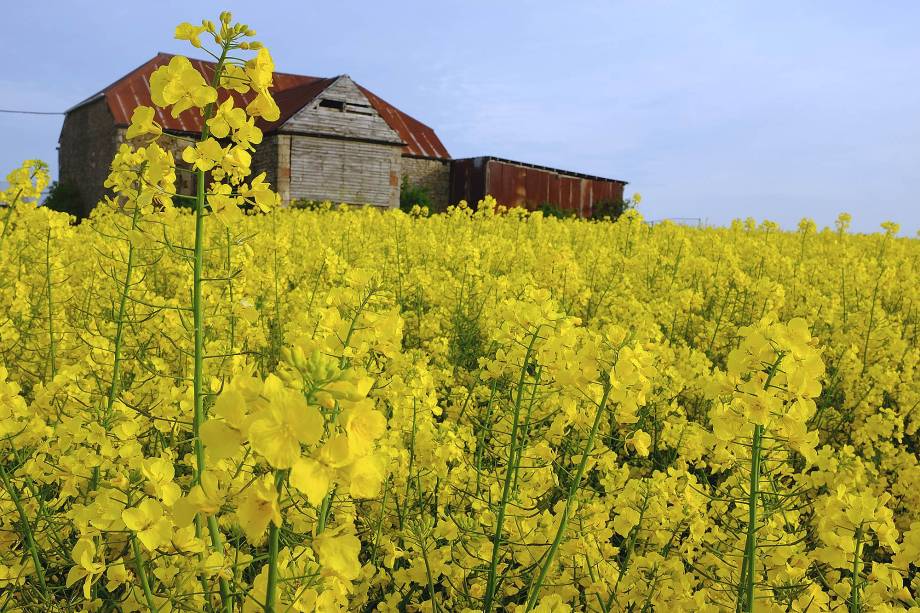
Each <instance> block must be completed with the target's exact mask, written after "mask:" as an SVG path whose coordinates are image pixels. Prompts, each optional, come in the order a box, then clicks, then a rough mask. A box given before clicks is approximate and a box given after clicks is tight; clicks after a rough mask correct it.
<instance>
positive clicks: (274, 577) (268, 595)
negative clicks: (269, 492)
mask: <svg viewBox="0 0 920 613" xmlns="http://www.w3.org/2000/svg"><path fill="white" fill-rule="evenodd" d="M286 474H287V471H284V470H277V471H275V490H276V491H277V492H278V494H279V496H280V494H281V487H282V486H283V485H284V478H285V476H286ZM280 536H281V527H280V526H276V525H275V522H271V523H270V524H269V529H268V582H267V583H266V585H265V613H274V611H275V592H276V591H277V584H278V546H279V540H280Z"/></svg>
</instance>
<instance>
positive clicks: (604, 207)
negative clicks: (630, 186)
mask: <svg viewBox="0 0 920 613" xmlns="http://www.w3.org/2000/svg"><path fill="white" fill-rule="evenodd" d="M631 208H633V203H632V201H631V200H623V199H620V200H598V201H597V202H595V203H594V206H592V207H591V219H604V218H607V217H609V218H610V220H611V221H615V220H616V219H617V218H618V217H619V216H620V215H622V214H623V213H625V212H626V211H628V210H629V209H631Z"/></svg>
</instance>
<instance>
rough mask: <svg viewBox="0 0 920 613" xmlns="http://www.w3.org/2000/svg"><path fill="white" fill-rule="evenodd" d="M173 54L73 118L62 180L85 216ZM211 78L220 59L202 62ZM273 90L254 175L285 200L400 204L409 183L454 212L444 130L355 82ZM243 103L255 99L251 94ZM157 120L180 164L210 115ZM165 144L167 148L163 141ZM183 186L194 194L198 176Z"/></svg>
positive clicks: (64, 141)
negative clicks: (274, 111) (156, 75)
mask: <svg viewBox="0 0 920 613" xmlns="http://www.w3.org/2000/svg"><path fill="white" fill-rule="evenodd" d="M172 57H173V56H172V55H170V54H167V53H159V54H157V55H156V56H155V57H154V58H152V59H150V60H149V61H147V62H145V63H144V64H142V65H141V66H139V67H138V68H136V69H135V70H132V71H131V72H129V73H128V74H126V75H125V76H123V77H122V78H120V79H118V80H117V81H115V82H114V83H112V84H111V85H109V86H108V87H105V88H104V89H102V90H100V91H99V92H97V93H96V94H94V95H92V96H90V97H89V98H87V99H86V100H84V101H82V102H80V103H79V104H77V105H76V106H74V107H73V108H71V109H69V110H68V111H67V112H66V115H65V117H64V125H63V127H62V128H61V136H60V139H59V142H58V160H59V169H60V170H59V181H60V182H61V183H62V184H66V185H69V186H71V187H73V188H75V190H76V191H77V192H78V194H79V197H80V201H81V203H82V205H83V207H84V208H83V215H84V216H85V215H88V214H89V211H90V209H91V208H92V207H93V206H94V205H95V203H97V202H98V201H99V200H100V199H101V198H102V196H103V195H104V194H105V193H106V190H105V188H104V187H103V182H104V181H105V178H106V177H107V176H108V172H109V164H110V163H111V161H112V157H113V156H114V155H115V152H116V151H117V149H118V147H119V146H120V145H121V143H123V142H125V132H126V130H127V127H128V126H129V125H130V123H131V115H132V113H133V111H134V108H135V107H137V106H140V105H145V106H153V103H152V102H151V99H150V86H149V83H150V75H151V74H152V73H153V71H155V70H156V69H157V68H159V67H160V66H164V65H166V64H168V63H169V60H170V59H171V58H172ZM192 63H193V65H194V66H195V67H196V68H197V69H198V70H199V71H200V72H202V73H203V74H204V75H205V76H206V77H209V76H210V75H212V74H213V71H214V63H213V62H207V61H204V60H192ZM272 93H273V95H274V97H275V101H276V102H277V104H278V107H279V109H280V111H281V116H280V117H279V119H278V120H277V121H274V122H271V123H267V122H262V123H261V125H260V127H261V128H262V130H263V131H264V133H265V137H264V138H263V141H262V143H261V144H260V145H258V146H257V147H256V151H255V153H254V154H253V163H252V169H253V172H254V173H260V172H265V173H266V174H267V179H268V180H269V181H270V182H271V183H272V185H274V186H275V189H276V190H277V191H278V192H279V194H280V195H281V198H282V201H284V202H290V201H292V200H297V199H305V200H320V201H322V200H331V201H333V202H347V203H353V204H370V205H376V206H380V207H394V206H398V204H399V188H400V182H401V180H402V177H406V179H407V180H408V181H409V182H410V183H413V184H417V185H421V186H423V187H425V188H426V189H427V190H428V192H429V193H430V194H431V195H432V197H433V199H434V200H435V201H436V202H435V204H436V205H438V206H445V205H446V201H447V195H448V183H449V179H450V165H449V160H450V155H449V154H448V152H447V149H446V148H445V147H444V144H443V143H442V142H441V140H440V139H439V138H438V136H437V134H435V132H434V130H432V129H431V128H430V127H428V126H426V125H425V124H423V123H422V122H420V121H418V120H416V119H414V118H412V117H410V116H409V115H407V114H406V113H404V112H402V111H400V110H399V109H397V108H396V107H394V106H393V105H391V104H389V103H388V102H386V101H385V100H383V99H382V98H380V97H379V96H377V95H375V94H374V93H373V92H371V91H369V90H367V89H366V88H364V87H362V86H361V85H359V84H357V83H355V81H354V80H352V79H351V78H350V77H349V76H348V75H339V76H337V77H331V78H320V77H309V76H305V75H296V74H287V73H277V72H276V73H275V75H274V87H273V90H272ZM241 98H243V102H244V103H245V102H247V100H245V98H246V95H243V96H241ZM156 121H157V122H158V123H159V124H160V125H161V126H163V130H164V132H166V133H167V134H169V135H170V136H172V139H168V140H166V142H165V144H166V145H167V146H170V147H171V148H173V149H174V154H176V159H181V156H180V155H179V152H181V149H182V148H183V147H184V146H185V144H186V143H185V142H184V141H183V137H184V138H189V137H191V138H195V137H197V136H198V135H200V133H201V128H202V118H201V116H200V114H198V112H197V111H196V110H194V109H189V110H187V111H185V112H183V113H180V114H179V116H178V117H176V118H173V117H172V116H171V115H170V114H169V113H164V112H163V111H162V110H161V109H157V115H156ZM161 144H164V143H161ZM180 175H181V176H183V177H185V179H184V180H185V182H186V184H185V185H179V186H178V188H179V190H180V191H181V192H183V193H192V191H191V190H192V185H191V181H192V179H191V176H190V175H188V173H180Z"/></svg>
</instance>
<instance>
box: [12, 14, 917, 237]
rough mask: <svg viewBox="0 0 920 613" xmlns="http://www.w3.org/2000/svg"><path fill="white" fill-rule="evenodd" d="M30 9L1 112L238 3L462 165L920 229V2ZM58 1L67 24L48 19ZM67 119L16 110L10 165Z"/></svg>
mask: <svg viewBox="0 0 920 613" xmlns="http://www.w3.org/2000/svg"><path fill="white" fill-rule="evenodd" d="M260 4H262V5H263V6H265V7H268V8H265V9H261V10H256V8H255V6H256V3H253V2H233V1H225V2H223V3H219V4H218V3H214V2H209V1H196V2H188V1H184V2H179V1H173V0H169V1H167V0H159V1H157V2H133V1H126V0H120V1H118V2H110V1H108V0H105V1H102V0H96V1H94V2H92V3H86V2H67V3H64V2H55V3H45V2H33V3H24V2H19V3H14V4H11V5H10V6H7V7H5V10H4V19H5V27H4V47H5V52H4V59H3V61H2V63H3V67H2V70H0V101H2V103H0V107H2V108H17V109H33V110H50V111H59V110H64V109H66V108H68V107H70V106H72V105H73V104H75V103H77V102H78V101H80V100H82V99H83V98H85V97H86V96H88V95H90V94H92V93H94V92H95V91H97V90H98V89H100V88H101V87H103V86H105V85H107V84H108V83H109V82H111V81H113V80H115V79H116V78H118V77H120V76H121V75H123V74H124V73H125V72H127V71H129V70H130V69H132V68H134V67H136V66H137V65H139V64H141V63H142V62H144V61H145V60H147V59H148V58H150V57H151V56H152V55H154V53H156V52H157V51H170V52H182V53H188V54H189V55H195V50H193V49H191V48H190V47H188V46H187V44H186V43H184V42H180V41H175V40H173V39H172V32H173V27H174V26H175V25H176V24H177V23H179V22H181V21H193V22H198V21H200V19H201V18H203V17H209V18H212V19H216V17H217V13H218V12H219V11H220V10H221V9H222V8H231V9H234V12H235V16H236V17H237V18H238V19H240V20H242V21H244V22H246V23H248V24H249V25H250V26H252V27H254V28H255V29H256V30H257V31H258V33H259V38H260V39H261V40H262V41H263V42H264V43H265V44H266V45H267V46H268V47H269V49H270V50H271V51H272V54H273V56H274V58H275V63H276V66H277V68H278V70H281V71H286V72H296V73H302V74H309V75H318V76H332V75H337V74H342V73H347V74H349V75H351V76H352V77H353V78H354V79H355V80H356V81H358V82H359V83H361V84H362V85H365V86H366V87H368V88H369V89H371V90H373V91H374V92H376V93H377V94H378V95H380V96H382V97H383V98H385V99H387V100H388V101H390V102H392V103H393V104H395V105H396V106H398V107H400V108H401V109H403V110H404V111H406V112H408V113H409V114H410V115H413V116H415V117H417V118H418V119H420V120H421V121H423V122H425V123H427V124H428V125H430V126H432V127H433V128H434V129H435V130H436V131H437V133H438V134H439V136H440V137H441V139H442V140H443V141H444V143H445V145H446V146H447V148H448V150H449V151H450V152H451V154H452V155H453V156H454V157H467V156H475V155H497V156H502V157H508V158H512V159H517V160H523V161H527V162H532V163H537V164H545V165H550V166H558V167H561V168H565V169H570V170H576V171H581V172H586V173H593V174H598V175H603V176H609V177H614V178H622V179H625V180H628V181H629V182H630V185H629V186H628V188H627V193H630V192H632V191H638V192H641V193H642V195H643V198H644V201H643V204H642V210H643V212H644V214H645V216H646V217H647V218H652V219H657V218H664V217H699V218H702V219H704V220H707V221H708V222H710V223H716V224H724V223H727V222H729V221H730V220H731V219H733V218H736V217H747V216H753V217H756V218H758V219H763V218H767V219H772V220H774V221H778V222H780V223H781V224H783V225H784V226H786V227H794V226H795V224H796V222H797V221H798V220H799V219H800V218H801V217H803V216H808V217H811V218H813V219H814V220H815V221H816V222H817V223H818V224H819V226H820V225H825V224H827V225H830V224H832V223H833V220H834V219H835V217H836V215H837V213H839V212H841V211H849V212H850V213H852V214H853V216H854V224H853V225H854V229H856V230H863V231H871V230H874V229H877V228H878V224H879V223H880V222H881V221H884V220H888V219H890V220H894V221H897V222H899V223H900V224H901V225H902V231H903V232H904V233H905V234H909V235H913V234H914V232H915V231H917V230H918V229H920V34H918V33H920V3H918V2H916V0H903V1H886V2H866V1H839V0H835V1H830V0H827V1H822V2H818V1H815V2H801V1H798V0H796V1H786V0H782V1H773V2H727V1H726V2H706V1H699V0H698V1H694V2H686V1H674V2H657V1H640V0H635V1H633V2H612V1H609V2H602V1H597V2H588V1H585V2H537V1H533V2H523V1H521V2H483V1H479V0H476V1H471V0H464V1H462V2H461V1H456V2H447V1H441V2H431V1H428V2H374V3H371V2H305V1H303V0H301V1H299V2H293V1H292V2H263V3H260ZM52 6H53V10H52V8H51V7H52ZM60 124H61V118H60V117H55V116H51V117H37V116H36V117H33V116H19V115H3V114H0V141H2V143H3V146H2V147H0V169H2V173H0V174H2V175H5V174H6V172H7V169H9V168H11V167H13V166H14V165H17V164H18V163H19V161H20V160H22V159H24V158H27V157H40V158H43V159H46V160H47V161H49V162H50V163H51V165H52V168H53V169H55V168H56V165H57V160H56V156H57V153H56V150H55V147H56V145H57V137H58V133H59V130H60Z"/></svg>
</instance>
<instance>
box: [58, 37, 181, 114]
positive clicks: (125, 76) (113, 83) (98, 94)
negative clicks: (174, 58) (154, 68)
mask: <svg viewBox="0 0 920 613" xmlns="http://www.w3.org/2000/svg"><path fill="white" fill-rule="evenodd" d="M161 55H169V54H168V53H163V52H162V51H159V52H157V54H156V55H154V56H153V57H152V58H150V59H149V60H147V61H146V62H143V63H142V64H140V65H138V66H135V67H134V68H132V69H131V70H129V71H128V72H126V73H125V74H123V75H122V76H121V77H119V78H118V79H115V80H114V81H112V82H111V83H109V84H108V85H106V86H105V87H103V88H102V89H100V90H98V91H97V92H96V93H95V94H92V95H90V96H89V97H87V98H85V99H83V100H81V101H80V102H78V103H76V104H75V105H73V106H72V107H70V108H69V109H67V110H65V111H64V113H65V114H66V113H69V112H70V111H72V110H74V109H78V108H80V107H81V106H83V105H84V104H88V103H90V102H92V101H93V100H96V99H97V98H99V96H104V95H105V94H106V92H108V91H109V90H110V89H112V88H113V87H115V86H116V85H118V84H119V83H121V82H122V81H124V80H125V79H127V78H128V77H130V76H132V75H133V74H134V73H135V72H137V71H138V70H140V69H142V68H143V67H144V66H146V65H147V64H149V63H150V62H153V61H155V60H156V59H157V58H158V57H160V56H161Z"/></svg>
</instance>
